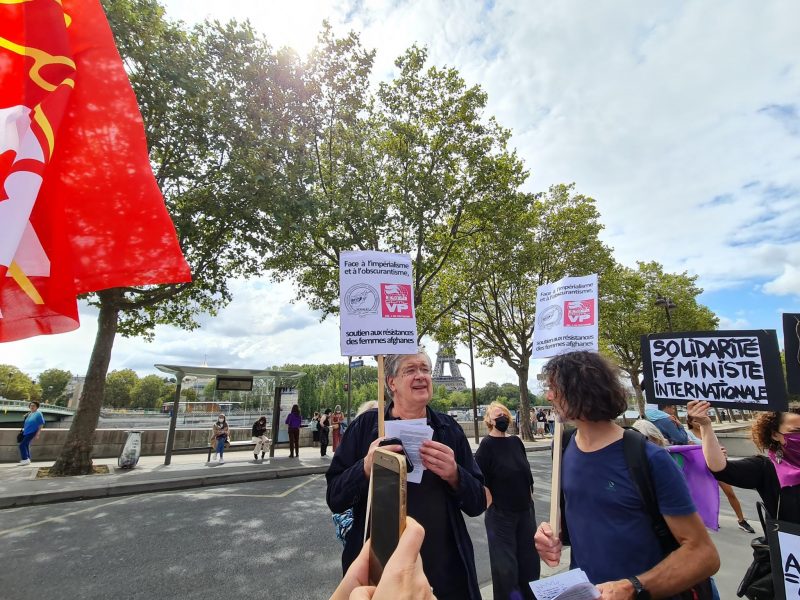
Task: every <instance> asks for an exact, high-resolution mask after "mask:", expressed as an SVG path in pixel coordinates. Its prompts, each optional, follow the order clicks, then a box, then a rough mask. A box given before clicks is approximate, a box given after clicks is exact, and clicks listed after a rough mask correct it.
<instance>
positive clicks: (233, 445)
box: [172, 440, 256, 462]
mask: <svg viewBox="0 0 800 600" xmlns="http://www.w3.org/2000/svg"><path fill="white" fill-rule="evenodd" d="M255 447H256V443H255V442H254V441H253V440H239V441H235V442H228V447H227V448H225V451H226V452H227V451H233V450H242V449H244V448H255ZM215 450H216V446H212V445H211V444H208V445H207V446H193V447H190V448H173V449H172V453H173V454H197V453H199V452H205V451H208V458H207V459H206V462H211V453H212V452H214V451H215Z"/></svg>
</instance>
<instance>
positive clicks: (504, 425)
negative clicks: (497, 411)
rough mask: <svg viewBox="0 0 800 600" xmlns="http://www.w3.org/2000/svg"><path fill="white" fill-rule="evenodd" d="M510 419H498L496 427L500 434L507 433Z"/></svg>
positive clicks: (495, 422)
mask: <svg viewBox="0 0 800 600" xmlns="http://www.w3.org/2000/svg"><path fill="white" fill-rule="evenodd" d="M508 424H509V421H508V417H497V418H496V419H495V420H494V426H495V428H496V429H497V431H499V432H500V433H505V432H506V429H508Z"/></svg>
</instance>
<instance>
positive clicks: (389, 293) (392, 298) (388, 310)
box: [381, 283, 414, 319]
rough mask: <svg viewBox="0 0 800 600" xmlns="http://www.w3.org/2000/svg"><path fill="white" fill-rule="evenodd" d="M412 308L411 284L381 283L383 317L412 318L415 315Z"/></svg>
mask: <svg viewBox="0 0 800 600" xmlns="http://www.w3.org/2000/svg"><path fill="white" fill-rule="evenodd" d="M412 309H413V304H412V298H411V286H410V285H405V284H402V283H382V284H381V314H382V315H383V317H391V318H404V319H411V318H413V317H414V312H413V310H412Z"/></svg>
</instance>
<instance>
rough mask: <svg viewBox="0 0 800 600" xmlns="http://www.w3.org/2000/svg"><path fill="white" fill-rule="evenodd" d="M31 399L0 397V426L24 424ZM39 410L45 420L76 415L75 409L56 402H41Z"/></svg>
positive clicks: (50, 421) (51, 420)
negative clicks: (58, 404) (23, 420)
mask: <svg viewBox="0 0 800 600" xmlns="http://www.w3.org/2000/svg"><path fill="white" fill-rule="evenodd" d="M28 404H30V400H8V399H6V398H0V427H10V426H11V427H15V426H21V425H22V419H23V418H24V417H25V415H26V414H27V413H28ZM39 410H40V411H41V413H42V416H43V417H44V420H45V422H48V423H52V422H54V421H63V420H64V419H66V418H67V417H72V416H74V415H75V409H73V408H66V407H64V406H56V405H55V404H40V405H39Z"/></svg>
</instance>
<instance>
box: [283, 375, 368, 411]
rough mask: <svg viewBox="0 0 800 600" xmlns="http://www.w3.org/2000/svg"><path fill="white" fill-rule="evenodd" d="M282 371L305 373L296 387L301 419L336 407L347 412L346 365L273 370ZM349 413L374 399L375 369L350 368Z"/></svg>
mask: <svg viewBox="0 0 800 600" xmlns="http://www.w3.org/2000/svg"><path fill="white" fill-rule="evenodd" d="M276 368H277V369H279V370H282V371H300V372H302V373H305V375H303V377H301V378H300V381H299V382H298V385H297V393H298V397H299V400H298V405H299V406H300V412H301V414H302V415H303V416H304V417H310V416H311V415H312V414H314V412H315V411H319V412H322V411H323V410H325V409H326V408H330V409H331V410H333V409H334V407H335V406H336V405H337V404H338V405H339V406H341V407H342V411H345V412H346V411H347V391H346V390H345V387H344V386H345V384H346V383H347V365H346V364H342V363H335V364H327V365H283V366H281V367H276ZM351 377H352V391H351V404H350V406H351V412H352V413H353V414H355V413H356V410H357V409H358V407H359V406H360V405H361V404H363V403H364V402H367V401H369V400H377V399H378V369H377V367H369V366H364V367H358V368H356V369H352V375H351Z"/></svg>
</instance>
